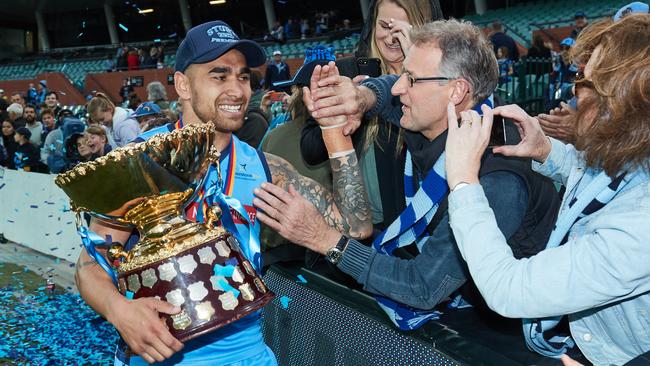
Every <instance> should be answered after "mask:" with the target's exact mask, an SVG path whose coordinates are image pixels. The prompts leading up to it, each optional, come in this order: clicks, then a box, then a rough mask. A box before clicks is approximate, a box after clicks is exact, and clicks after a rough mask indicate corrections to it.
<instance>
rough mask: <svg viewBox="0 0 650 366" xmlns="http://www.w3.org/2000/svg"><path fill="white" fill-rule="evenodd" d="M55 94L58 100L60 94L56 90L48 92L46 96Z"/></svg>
mask: <svg viewBox="0 0 650 366" xmlns="http://www.w3.org/2000/svg"><path fill="white" fill-rule="evenodd" d="M52 94H54V97H55V98H56V100H59V94H57V93H56V92H55V91H49V92H47V94H45V96H46V97H49V96H50V95H52Z"/></svg>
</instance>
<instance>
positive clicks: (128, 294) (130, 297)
mask: <svg viewBox="0 0 650 366" xmlns="http://www.w3.org/2000/svg"><path fill="white" fill-rule="evenodd" d="M124 295H125V296H126V298H127V299H129V300H132V299H133V295H135V294H134V293H133V292H132V291H128V290H127V291H126V293H125V294H124Z"/></svg>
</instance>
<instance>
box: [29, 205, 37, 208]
mask: <svg viewBox="0 0 650 366" xmlns="http://www.w3.org/2000/svg"><path fill="white" fill-rule="evenodd" d="M29 208H38V205H29Z"/></svg>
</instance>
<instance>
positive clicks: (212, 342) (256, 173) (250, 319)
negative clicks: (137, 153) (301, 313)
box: [130, 122, 277, 366]
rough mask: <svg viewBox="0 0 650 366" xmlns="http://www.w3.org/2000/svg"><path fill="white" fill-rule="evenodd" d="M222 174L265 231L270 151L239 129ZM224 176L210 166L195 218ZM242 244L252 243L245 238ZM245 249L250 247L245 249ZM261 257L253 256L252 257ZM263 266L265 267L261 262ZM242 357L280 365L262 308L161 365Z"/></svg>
mask: <svg viewBox="0 0 650 366" xmlns="http://www.w3.org/2000/svg"><path fill="white" fill-rule="evenodd" d="M181 127H182V124H180V123H178V122H177V123H175V124H169V125H166V126H161V127H158V128H155V129H152V130H150V131H147V132H145V133H143V134H141V135H140V136H139V137H138V138H136V139H135V140H134V142H141V141H145V140H147V139H149V138H151V137H153V136H155V135H157V134H160V133H168V132H171V131H173V130H174V129H176V128H181ZM220 169H221V177H222V180H223V181H224V189H223V191H224V193H225V194H226V195H228V196H231V197H235V198H237V199H238V200H239V201H240V202H241V204H242V206H243V207H244V208H245V210H246V212H247V213H248V216H249V219H250V221H251V223H253V224H254V225H255V227H256V228H257V232H258V233H259V229H260V224H259V222H258V221H257V220H256V217H255V215H256V213H257V210H256V209H255V208H254V207H253V197H254V194H253V189H255V188H258V187H259V186H260V185H261V184H262V183H263V182H271V174H270V172H269V168H268V165H267V163H266V159H265V158H264V154H263V153H261V152H258V151H257V150H256V149H254V148H253V147H251V146H249V145H248V144H246V143H244V142H241V141H239V139H237V137H235V136H234V135H233V136H232V139H231V140H230V143H229V145H228V147H226V149H224V151H222V152H221V157H220ZM217 179H218V175H217V172H216V169H215V168H212V167H211V168H210V170H209V171H208V173H207V175H206V179H205V181H204V182H203V184H202V187H200V188H199V192H198V193H199V194H198V195H196V200H195V201H194V202H192V203H191V204H189V205H188V206H187V207H186V212H185V213H186V216H187V218H188V219H190V220H192V221H198V222H202V221H203V207H204V206H211V205H213V204H214V202H212V200H211V199H208V201H210V202H205V201H206V200H205V199H204V198H203V197H202V196H203V195H202V192H205V190H206V189H207V187H210V185H211V184H212V183H214V182H216V181H217ZM231 214H232V218H233V221H234V222H235V225H236V227H237V230H238V231H239V232H240V235H241V236H240V237H242V238H247V237H248V235H249V233H248V227H247V225H246V224H245V223H244V221H243V220H242V218H241V216H240V215H239V214H238V213H237V212H235V211H233V210H231ZM240 245H241V246H244V245H248V243H240ZM244 252H245V251H244ZM248 259H249V260H250V261H251V263H255V262H254V261H253V258H248ZM256 269H257V270H258V272H259V271H260V270H261V268H256ZM237 362H241V363H240V364H241V365H247V364H250V365H261V366H264V365H277V362H276V360H275V356H274V355H273V352H272V351H271V350H270V349H269V348H268V347H267V346H266V344H265V343H264V338H263V337H262V329H261V325H260V313H259V312H257V313H255V314H251V315H249V316H246V317H244V318H242V319H240V320H238V321H236V322H234V323H231V324H229V325H227V326H225V327H223V328H220V329H218V330H216V331H214V332H211V333H209V334H206V335H203V336H200V337H198V338H195V339H192V340H189V341H187V342H185V347H184V348H183V349H182V350H181V352H179V353H177V354H175V355H174V356H173V357H172V358H171V359H169V360H166V361H164V362H161V363H156V365H228V364H232V363H237ZM130 365H148V364H147V363H146V362H145V361H144V360H143V359H142V358H140V357H131V360H130Z"/></svg>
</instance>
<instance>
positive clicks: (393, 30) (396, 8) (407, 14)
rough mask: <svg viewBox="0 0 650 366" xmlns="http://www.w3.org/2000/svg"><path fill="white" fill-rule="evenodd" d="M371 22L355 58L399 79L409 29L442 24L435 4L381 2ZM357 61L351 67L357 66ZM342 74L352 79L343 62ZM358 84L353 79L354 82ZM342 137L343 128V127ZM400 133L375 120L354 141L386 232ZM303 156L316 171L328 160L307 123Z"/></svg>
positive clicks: (400, 193) (395, 190) (395, 211)
mask: <svg viewBox="0 0 650 366" xmlns="http://www.w3.org/2000/svg"><path fill="white" fill-rule="evenodd" d="M370 9H371V12H370V13H371V14H372V18H371V19H369V20H368V21H367V22H366V24H365V25H364V28H363V30H362V33H361V39H360V41H359V44H358V45H357V52H356V58H359V57H369V58H378V59H379V60H380V61H381V73H382V74H384V75H385V74H400V73H401V72H402V63H403V62H404V58H405V55H406V53H407V52H408V48H409V47H410V45H411V44H410V41H409V37H408V34H409V31H410V30H411V28H412V27H417V26H420V25H422V24H424V23H426V22H429V21H432V20H436V19H442V11H441V10H440V4H439V2H438V1H436V0H379V1H376V2H375V1H373V2H371V4H370ZM356 58H355V60H354V61H355V63H356ZM337 66H338V67H339V68H340V69H341V73H342V74H345V75H347V76H352V77H353V76H355V75H357V72H356V70H355V72H353V71H349V70H346V69H349V68H350V67H349V65H346V62H345V60H344V59H342V60H338V61H337ZM355 66H356V65H355ZM359 80H362V77H357V78H356V79H355V81H359ZM343 129H344V133H346V127H345V126H344V127H343ZM399 130H400V129H398V128H395V127H394V126H393V127H391V124H390V123H389V122H388V121H384V120H382V119H380V118H373V119H370V120H368V121H364V122H363V123H362V127H361V128H359V129H358V130H357V132H355V133H354V134H353V135H352V138H353V141H354V146H355V150H356V151H357V155H358V156H359V159H360V164H361V169H362V173H363V177H364V181H365V183H366V189H367V190H368V197H369V200H370V205H371V210H372V222H373V224H374V226H375V229H377V230H382V229H384V228H385V227H386V226H388V225H389V224H390V223H391V222H392V221H393V220H394V219H395V218H396V217H397V216H398V215H399V213H400V212H402V210H403V209H404V182H403V176H404V158H405V152H404V148H403V141H402V140H403V139H402V136H401V133H400V131H399ZM301 152H302V156H303V158H304V159H305V161H306V162H307V163H308V164H311V165H317V164H320V163H322V162H324V161H326V160H327V153H326V149H325V145H324V143H323V139H322V135H321V131H320V128H318V125H317V124H316V122H315V121H314V120H313V119H309V120H308V121H307V123H306V126H305V128H304V129H303V132H302V139H301Z"/></svg>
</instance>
